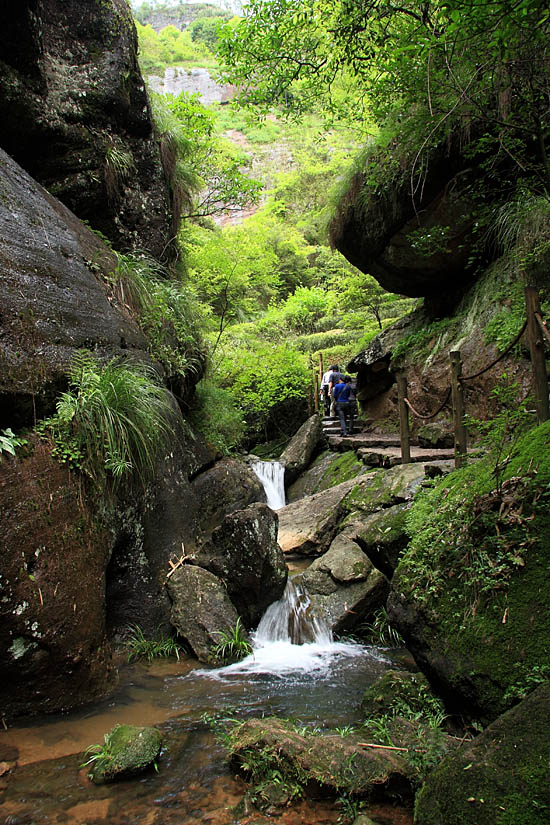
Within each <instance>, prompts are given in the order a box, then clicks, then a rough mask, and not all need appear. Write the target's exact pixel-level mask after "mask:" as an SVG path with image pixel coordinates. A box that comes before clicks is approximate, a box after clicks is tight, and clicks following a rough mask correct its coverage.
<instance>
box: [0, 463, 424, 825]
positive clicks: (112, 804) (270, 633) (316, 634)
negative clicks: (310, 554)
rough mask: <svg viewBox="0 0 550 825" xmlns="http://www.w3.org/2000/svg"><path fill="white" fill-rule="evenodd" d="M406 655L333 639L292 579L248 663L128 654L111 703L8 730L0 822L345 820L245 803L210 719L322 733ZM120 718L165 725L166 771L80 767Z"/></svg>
mask: <svg viewBox="0 0 550 825" xmlns="http://www.w3.org/2000/svg"><path fill="white" fill-rule="evenodd" d="M269 469H271V468H269ZM273 469H275V470H276V468H273ZM275 475H277V473H276V474H275ZM270 481H275V482H277V481H278V478H276V479H270ZM275 486H277V485H276V484H275ZM283 496H284V487H283ZM275 503H279V501H275ZM283 504H284V498H283ZM272 506H273V505H272ZM301 566H302V565H297V567H298V568H300V567H301ZM293 572H294V573H296V572H297V570H294V571H293ZM401 656H402V651H401V652H400V651H390V650H387V649H378V648H375V647H367V646H364V645H360V644H358V643H356V642H353V641H349V640H340V641H334V640H333V638H332V633H331V631H330V629H329V628H328V627H327V626H324V625H323V623H322V622H320V621H319V620H318V619H317V618H316V617H315V616H313V615H312V614H311V611H310V604H309V597H308V595H307V593H306V592H305V591H304V590H302V589H301V587H300V584H295V583H294V582H293V581H292V580H290V579H289V582H288V584H287V588H286V590H285V594H284V595H283V597H282V598H281V600H280V601H279V602H276V603H274V604H273V605H271V606H270V607H269V608H268V610H267V611H266V613H265V614H264V616H263V618H262V620H261V622H260V624H259V626H258V629H257V630H256V632H255V633H254V634H253V652H252V654H251V655H250V656H247V657H246V658H245V659H243V660H242V661H240V662H237V663H235V664H233V665H229V666H227V667H224V668H215V667H207V666H205V665H203V664H200V663H199V662H197V660H196V659H194V658H191V657H190V656H186V655H183V656H182V657H181V658H180V660H179V661H178V660H173V659H172V660H166V659H163V660H156V661H154V662H153V663H151V664H146V663H144V662H137V663H134V664H131V665H130V664H127V663H126V662H124V661H123V660H122V661H121V662H119V663H118V665H119V669H120V683H119V687H118V689H117V691H116V693H115V694H114V695H113V696H112V697H110V698H109V699H106V700H104V701H102V702H100V703H98V704H96V705H94V706H88V707H86V708H85V709H82V710H80V711H78V712H73V713H71V715H68V716H62V715H59V716H49V717H44V718H41V719H35V720H33V721H31V722H27V723H26V724H22V725H20V726H16V727H11V728H9V729H7V730H4V731H1V732H0V769H1V766H2V760H6V761H9V762H14V761H15V760H17V763H18V765H17V768H16V769H15V770H14V771H13V773H12V774H11V775H9V777H8V778H7V779H6V777H4V778H3V779H2V778H1V774H0V792H2V791H3V797H0V798H3V804H2V807H1V810H2V813H3V814H4V819H3V823H4V825H42V824H43V823H44V825H46V823H47V824H48V825H50V824H51V825H57V823H59V825H61V824H62V823H63V825H191V823H202V822H205V823H206V822H208V823H213V825H233V824H234V823H235V824H237V823H241V825H261V823H269V822H280V823H286V824H287V825H322V823H327V825H328V823H336V822H339V821H342V820H341V819H340V820H339V817H340V816H341V813H342V812H341V809H339V807H338V805H337V803H336V802H335V800H333V799H327V800H316V801H312V800H303V801H301V802H299V803H296V804H293V805H292V806H290V807H289V808H285V809H282V810H277V811H276V812H272V813H271V815H270V817H264V816H261V815H260V814H258V812H257V811H254V810H250V811H249V810H247V809H246V807H244V806H243V805H242V804H241V805H239V803H240V802H241V800H242V798H243V796H244V794H245V793H246V790H247V786H246V784H245V783H244V782H243V781H242V780H241V779H240V778H238V777H235V776H233V775H232V774H231V772H230V771H229V767H228V765H227V761H226V758H225V757H226V754H225V751H224V749H223V747H222V746H221V745H219V744H218V743H217V742H216V741H215V739H214V736H213V734H212V732H211V730H210V728H209V726H208V724H207V723H206V721H204V719H203V714H210V715H212V714H216V715H218V714H222V715H225V714H227V716H228V717H231V718H238V719H239V720H242V719H245V718H247V717H253V716H272V715H277V716H281V717H291V718H292V719H294V720H296V721H297V722H299V723H300V725H305V726H308V727H310V728H318V729H325V728H335V727H344V726H346V725H353V724H357V723H359V722H360V721H361V714H360V711H359V704H360V701H361V697H362V694H363V692H364V690H365V688H366V687H368V685H370V684H371V683H372V682H373V681H374V680H375V679H377V678H378V677H379V676H380V675H381V674H382V673H383V672H384V671H385V670H386V669H387V668H389V667H402V666H403V665H402V663H401ZM117 723H119V724H134V725H157V726H159V727H161V729H162V730H163V732H164V737H165V742H164V749H163V753H162V755H161V758H160V761H159V771H158V773H155V772H154V771H153V770H151V771H150V772H149V773H147V774H144V775H142V776H141V777H139V778H137V779H136V778H134V779H131V780H126V781H119V782H117V783H114V784H110V785H103V786H102V785H99V786H96V785H93V784H92V783H91V782H90V781H89V779H88V778H87V776H86V773H87V770H86V768H85V767H83V765H82V763H83V761H84V755H83V752H84V751H85V750H86V748H88V747H89V746H90V745H93V744H96V743H102V742H103V738H104V735H105V734H106V733H108V732H109V731H110V730H111V729H112V728H113V726H114V725H115V724H117ZM375 814H376V821H377V822H379V823H381V825H411V823H412V812H411V811H410V810H408V809H406V808H399V807H394V806H391V805H378V806H376V807H373V808H369V815H370V816H375Z"/></svg>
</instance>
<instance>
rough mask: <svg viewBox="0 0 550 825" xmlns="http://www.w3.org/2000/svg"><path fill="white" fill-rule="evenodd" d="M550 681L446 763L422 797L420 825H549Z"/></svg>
mask: <svg viewBox="0 0 550 825" xmlns="http://www.w3.org/2000/svg"><path fill="white" fill-rule="evenodd" d="M549 718H550V682H548V681H546V682H544V684H542V685H540V687H538V688H537V689H536V690H535V691H534V692H533V693H531V694H530V695H529V696H528V697H527V698H526V699H525V700H524V701H523V702H521V704H520V705H518V706H517V707H515V708H512V710H509V711H508V712H507V713H505V714H503V715H502V716H500V717H499V718H498V719H497V720H496V721H495V722H493V723H492V724H491V725H490V726H489V727H488V728H487V729H486V730H485V731H483V733H481V734H480V735H479V736H476V738H475V739H473V740H472V741H470V742H467V743H465V744H464V745H463V746H462V747H461V748H460V749H459V750H457V751H456V752H455V753H454V754H453V755H451V756H449V757H447V758H446V759H444V760H443V761H442V762H441V763H440V764H439V765H438V766H437V767H436V768H435V770H434V771H433V772H432V773H431V774H430V775H429V776H428V778H427V780H426V782H425V783H424V785H423V787H422V788H421V789H420V792H419V793H418V795H417V798H416V806H415V818H414V821H415V825H441V823H445V825H463V823H466V822H468V823H470V822H475V823H476V825H502V824H503V823H520V822H521V823H529V825H546V823H547V822H548V811H549V810H550V783H549V782H548V766H549V765H550V739H549V737H548V719H549Z"/></svg>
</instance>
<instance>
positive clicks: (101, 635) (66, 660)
mask: <svg viewBox="0 0 550 825" xmlns="http://www.w3.org/2000/svg"><path fill="white" fill-rule="evenodd" d="M0 500H1V505H0V511H1V513H2V518H1V519H0V545H1V547H2V565H1V571H0V582H1V590H2V600H1V604H0V614H1V617H2V620H1V622H0V650H1V651H2V678H1V679H0V701H1V703H2V709H3V714H4V716H5V717H6V718H8V719H9V718H10V717H13V716H19V715H23V714H34V713H37V712H39V711H42V712H48V711H59V710H68V709H70V708H72V707H74V706H77V705H80V704H83V703H85V702H90V701H92V700H93V699H97V698H99V697H100V696H102V695H103V694H104V693H105V692H106V691H107V690H108V689H109V686H110V685H112V684H113V683H114V681H115V671H114V668H113V667H112V664H111V651H110V646H109V643H108V641H107V637H106V634H105V568H106V565H107V559H108V550H109V541H108V535H107V534H106V532H105V531H104V530H103V529H102V528H101V526H100V525H99V524H98V523H97V521H96V519H95V518H94V516H93V514H92V513H91V511H90V509H89V507H88V506H87V504H86V501H85V499H83V497H82V495H81V489H80V485H79V482H78V480H77V479H76V478H73V477H72V476H71V475H70V474H69V473H68V472H67V470H66V469H64V468H62V467H61V466H60V465H59V464H57V463H56V462H54V461H52V459H51V457H50V450H49V448H48V447H47V446H46V445H45V444H42V443H40V442H38V441H33V453H32V455H31V456H30V457H29V458H27V459H24V460H20V459H4V460H3V461H2V463H1V464H0Z"/></svg>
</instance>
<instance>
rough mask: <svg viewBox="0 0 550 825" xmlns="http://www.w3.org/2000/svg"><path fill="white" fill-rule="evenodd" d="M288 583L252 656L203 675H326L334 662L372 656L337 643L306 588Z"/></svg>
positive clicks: (264, 619)
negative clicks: (315, 609)
mask: <svg viewBox="0 0 550 825" xmlns="http://www.w3.org/2000/svg"><path fill="white" fill-rule="evenodd" d="M298 578H299V577H296V579H295V580H290V579H289V580H288V582H287V585H286V589H285V592H284V594H283V596H282V598H281V599H280V600H279V601H278V602H274V603H273V604H272V605H270V606H269V607H268V608H267V610H266V612H265V614H264V616H263V617H262V620H261V622H260V624H259V625H258V629H257V630H256V632H255V633H253V634H252V641H253V652H252V654H251V655H250V656H247V657H246V659H243V660H242V661H240V662H237V663H236V664H233V665H229V666H228V667H224V668H220V669H219V670H216V671H202V673H203V675H208V676H211V677H213V678H219V679H222V680H223V679H225V678H226V677H231V676H232V675H234V674H245V673H246V674H249V675H250V674H255V673H256V674H271V675H272V676H277V677H281V676H289V677H294V676H296V677H297V676H298V675H299V674H303V675H304V676H306V675H307V674H310V673H311V674H315V673H317V674H319V672H320V671H321V672H323V673H325V674H327V673H328V672H329V671H330V669H331V664H332V663H333V661H334V660H339V661H340V663H341V662H342V660H343V659H348V658H355V657H365V655H367V656H368V655H372V654H369V653H367V652H366V649H365V648H364V647H363V646H362V645H359V644H356V643H354V642H335V641H334V640H333V638H332V632H331V630H330V628H329V626H328V625H327V624H326V623H325V622H324V621H323V620H322V619H320V618H319V617H318V616H315V614H314V612H313V609H312V605H311V601H310V598H309V595H308V593H307V591H306V590H305V588H304V587H303V585H302V584H301V583H300V582H297V579H298Z"/></svg>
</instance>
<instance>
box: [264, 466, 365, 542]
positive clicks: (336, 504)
mask: <svg viewBox="0 0 550 825" xmlns="http://www.w3.org/2000/svg"><path fill="white" fill-rule="evenodd" d="M352 487H353V481H344V482H343V483H342V484H338V485H336V487H332V488H331V489H330V490H325V491H324V492H322V493H316V494H315V495H313V496H308V497H307V498H305V499H300V500H299V501H296V502H294V503H293V504H287V506H286V507H284V508H283V509H282V510H281V511H280V512H279V544H280V545H281V547H282V549H283V552H284V553H297V554H299V555H301V556H318V555H321V554H322V553H324V552H325V551H326V550H328V548H329V545H330V543H331V541H332V539H333V538H334V535H335V531H336V529H337V525H338V521H339V520H340V518H341V517H342V514H343V510H342V502H343V500H344V498H345V496H346V495H347V493H348V492H349V491H350V490H351V489H352Z"/></svg>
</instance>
